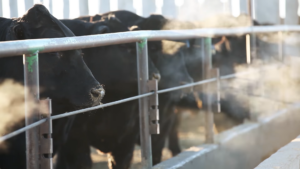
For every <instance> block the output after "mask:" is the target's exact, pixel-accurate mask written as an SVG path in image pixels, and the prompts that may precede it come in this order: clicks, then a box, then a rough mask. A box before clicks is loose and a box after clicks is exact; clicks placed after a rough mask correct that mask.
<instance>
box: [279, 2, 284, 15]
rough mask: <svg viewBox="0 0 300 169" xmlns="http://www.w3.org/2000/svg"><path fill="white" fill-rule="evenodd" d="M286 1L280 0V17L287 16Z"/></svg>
mask: <svg viewBox="0 0 300 169" xmlns="http://www.w3.org/2000/svg"><path fill="white" fill-rule="evenodd" d="M285 1H286V0H279V16H280V18H285V13H286V11H285Z"/></svg>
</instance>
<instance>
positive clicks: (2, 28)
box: [0, 17, 13, 41]
mask: <svg viewBox="0 0 300 169" xmlns="http://www.w3.org/2000/svg"><path fill="white" fill-rule="evenodd" d="M12 24H13V20H11V19H7V18H2V17H0V41H5V40H11V39H7V37H10V36H7V35H8V33H10V32H9V31H8V29H10V27H11V25H12Z"/></svg>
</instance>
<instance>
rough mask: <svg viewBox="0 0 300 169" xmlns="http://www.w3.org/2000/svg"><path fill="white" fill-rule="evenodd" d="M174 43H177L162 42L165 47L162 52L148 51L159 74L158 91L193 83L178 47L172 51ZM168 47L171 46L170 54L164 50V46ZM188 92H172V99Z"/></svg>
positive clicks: (183, 56)
mask: <svg viewBox="0 0 300 169" xmlns="http://www.w3.org/2000/svg"><path fill="white" fill-rule="evenodd" d="M174 43H176V44H177V43H178V42H171V41H163V43H162V44H163V45H165V46H163V47H162V49H163V50H161V51H158V52H151V51H149V56H150V57H151V59H152V60H153V63H154V65H155V66H156V67H157V69H158V70H159V72H160V74H161V80H160V82H159V84H158V85H159V88H160V89H166V88H171V87H175V86H179V85H184V84H188V83H192V82H193V79H192V78H191V77H190V75H189V73H188V71H187V69H186V64H185V55H184V53H183V51H182V49H181V47H180V46H176V45H175V47H177V48H178V49H177V50H176V51H174V48H175V47H174V46H173V44H174ZM149 45H150V44H149ZM169 45H171V46H172V47H171V49H172V50H171V53H169V52H167V51H165V50H164V49H165V48H166V46H169ZM167 48H168V47H167ZM190 90H191V88H189V89H187V90H184V91H178V92H172V94H171V95H172V98H174V99H179V98H180V97H178V96H179V95H181V94H182V92H184V93H186V92H187V91H190Z"/></svg>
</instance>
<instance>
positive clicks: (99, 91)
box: [91, 87, 105, 101]
mask: <svg viewBox="0 0 300 169" xmlns="http://www.w3.org/2000/svg"><path fill="white" fill-rule="evenodd" d="M91 95H92V97H93V100H100V101H101V100H102V98H103V97H104V95H105V90H104V89H103V88H102V87H96V88H93V89H92V90H91Z"/></svg>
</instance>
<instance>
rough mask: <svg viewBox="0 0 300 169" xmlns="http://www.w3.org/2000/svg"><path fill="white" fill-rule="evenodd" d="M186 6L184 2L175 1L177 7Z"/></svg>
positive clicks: (180, 0) (181, 0)
mask: <svg viewBox="0 0 300 169" xmlns="http://www.w3.org/2000/svg"><path fill="white" fill-rule="evenodd" d="M183 4H184V0H175V5H176V6H178V7H181V6H182V5H183Z"/></svg>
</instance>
